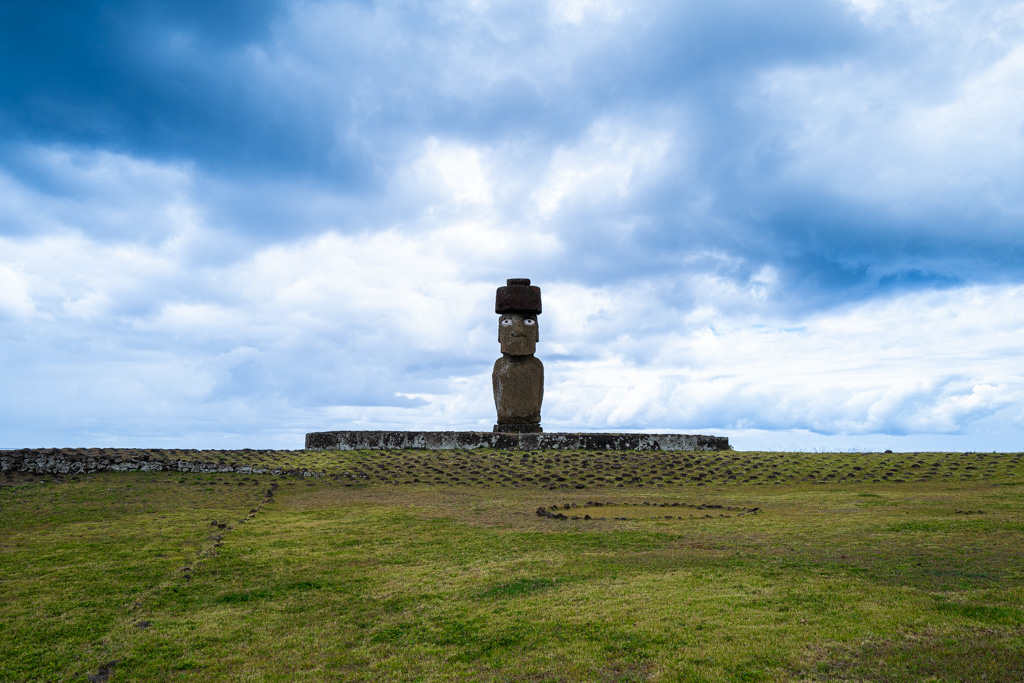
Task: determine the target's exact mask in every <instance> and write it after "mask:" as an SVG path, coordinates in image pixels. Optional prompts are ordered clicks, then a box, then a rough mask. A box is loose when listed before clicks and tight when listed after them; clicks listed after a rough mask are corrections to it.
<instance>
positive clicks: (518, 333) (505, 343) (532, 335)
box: [498, 313, 540, 356]
mask: <svg viewBox="0 0 1024 683" xmlns="http://www.w3.org/2000/svg"><path fill="white" fill-rule="evenodd" d="M539 339H540V334H539V332H538V330H537V316H536V315H534V314H532V313H503V314H502V315H501V317H500V318H499V319H498V341H499V342H501V352H502V353H507V354H508V355H510V356H532V355H533V354H534V353H535V352H536V351H537V341H538V340H539Z"/></svg>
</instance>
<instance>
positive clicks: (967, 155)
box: [748, 3, 1024, 216]
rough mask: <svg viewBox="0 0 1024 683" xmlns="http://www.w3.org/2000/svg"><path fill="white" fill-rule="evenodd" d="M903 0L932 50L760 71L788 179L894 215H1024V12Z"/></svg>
mask: <svg viewBox="0 0 1024 683" xmlns="http://www.w3.org/2000/svg"><path fill="white" fill-rule="evenodd" d="M858 4H861V3H858ZM895 4H896V5H898V6H899V7H902V8H903V9H902V10H900V12H901V15H902V12H904V11H906V12H909V13H910V15H911V17H912V18H911V23H910V25H907V24H906V23H901V24H900V26H901V27H902V29H901V30H903V31H904V32H905V33H906V39H907V40H908V44H913V45H922V46H925V48H924V49H922V50H921V51H919V52H916V53H914V52H908V54H907V55H906V56H905V57H906V58H905V60H901V61H892V60H891V58H888V57H889V54H888V52H884V53H883V55H885V56H878V55H874V54H872V53H870V52H869V53H866V54H862V55H858V56H857V57H855V58H851V59H848V60H844V61H842V62H839V63H834V64H828V65H820V64H809V65H785V66H781V67H777V68H774V69H772V70H770V71H768V72H766V73H764V74H763V75H762V76H761V77H760V79H759V83H760V85H759V88H758V89H757V92H756V94H754V95H752V96H751V98H750V99H749V100H748V106H749V107H750V109H751V110H752V111H757V112H758V114H759V115H761V116H766V117H767V118H768V120H775V121H776V122H778V124H779V126H780V127H779V128H773V129H771V130H772V135H780V134H781V136H782V137H783V139H785V140H786V141H787V144H788V154H789V158H788V159H787V165H786V174H787V177H788V178H789V179H790V180H795V181H797V182H798V183H800V184H801V185H804V186H824V187H827V188H828V190H829V191H830V192H833V193H835V194H837V195H840V196H847V197H851V198H854V199H856V200H859V201H867V202H871V203H872V204H874V205H881V206H885V207H887V208H888V209H890V210H892V211H894V212H896V213H897V214H908V213H915V214H916V213H919V212H921V211H927V210H930V209H931V210H934V209H936V208H942V207H949V208H959V209H962V208H964V207H969V206H975V205H977V204H978V203H979V202H980V203H981V204H983V205H988V206H993V207H995V208H996V209H997V210H1000V211H1005V212H1007V213H1012V214H1016V215H1018V216H1019V215H1021V214H1024V201H1022V200H1021V196H1020V193H1019V192H1018V191H1017V188H1018V187H1019V186H1020V184H1021V182H1022V181H1024V134H1022V130H1024V128H1022V126H1024V103H1022V100H1021V98H1020V97H1018V96H1017V93H1019V92H1020V91H1021V89H1022V88H1024V47H1021V40H1022V39H1024V8H1021V7H1020V6H1019V5H1018V6H1017V7H1016V8H1015V9H1014V8H1008V7H1006V6H1004V5H999V4H998V3H997V4H994V5H993V4H985V5H980V6H978V7H977V8H972V9H971V11H967V10H966V9H965V8H964V7H962V6H960V5H958V4H956V3H954V5H955V6H952V5H950V3H895ZM865 7H871V8H873V9H872V11H873V12H874V13H875V14H886V10H884V9H881V8H880V7H879V3H867V4H866V5H865ZM892 30H896V29H892ZM893 39H895V37H893Z"/></svg>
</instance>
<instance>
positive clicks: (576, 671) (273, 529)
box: [0, 452, 1024, 681]
mask: <svg viewBox="0 0 1024 683" xmlns="http://www.w3.org/2000/svg"><path fill="white" fill-rule="evenodd" d="M244 455H246V456H250V457H252V458H253V459H256V458H268V459H272V458H273V457H274V454H260V455H256V456H252V455H251V454H244ZM229 457H232V456H229ZM278 457H279V459H280V460H283V461H287V462H288V464H289V465H292V466H298V467H306V468H309V469H317V470H320V471H324V472H326V473H327V475H328V476H326V477H324V478H321V479H318V480H316V481H315V482H314V481H308V480H303V479H299V478H282V479H275V478H273V477H268V476H255V475H253V476H245V475H239V474H218V475H184V476H183V475H178V474H170V473H126V474H114V473H110V474H101V475H92V476H83V477H78V478H77V479H78V481H72V480H71V479H68V480H66V481H64V482H62V483H56V482H55V481H54V479H53V478H52V477H44V479H47V481H46V483H39V482H38V478H37V479H36V482H35V483H24V482H18V483H22V484H23V485H18V486H12V487H10V488H4V489H0V604H2V605H3V608H2V609H3V619H2V620H0V680H33V679H38V680H66V679H74V678H76V677H77V678H78V679H79V680H81V678H82V677H83V676H84V675H85V674H87V673H96V672H97V671H98V670H99V668H100V666H101V665H102V664H104V663H108V662H115V661H116V662H117V663H116V664H115V665H113V666H112V667H111V668H112V670H113V675H112V677H111V680H147V679H149V680H161V679H166V680H174V679H179V678H181V679H185V678H192V679H202V680H211V679H213V680H216V679H232V680H248V679H252V680H292V679H307V680H323V679H333V680H389V679H390V680H489V679H490V680H537V681H546V680H551V681H559V680H648V679H653V680H735V681H755V680H850V679H853V680H856V679H863V680H928V679H929V677H934V678H933V679H932V680H978V679H980V678H981V677H982V676H983V675H987V677H988V680H1004V681H1009V680H1022V676H1021V674H1020V673H1019V672H1021V671H1024V656H1022V654H1021V653H1022V652H1024V609H1022V605H1024V544H1022V541H1024V499H1022V496H1021V492H1022V490H1024V489H1022V486H1024V463H1022V459H1021V457H1020V456H1019V455H976V454H970V455H952V454H941V455H936V454H907V455H903V454H896V455H893V454H887V455H867V454H866V455H837V454H750V453H722V454H714V453H711V454H698V455H694V454H634V453H624V454H593V453H589V454H587V453H581V454H566V453H560V454H555V453H537V454H525V455H524V454H506V453H481V452H472V453H467V452H455V453H441V454H426V453H422V452H419V453H417V452H407V453H377V454H373V453H344V454H332V453H309V454H306V453H301V452H289V453H285V454H280V455H279V456H278ZM599 461H600V462H599ZM616 464H617V465H619V467H618V468H614V467H612V466H613V465H616ZM915 465H916V467H915ZM858 467H859V468H861V469H856V468H858ZM773 474H774V477H773V476H772V475H773ZM830 475H831V476H830ZM456 477H458V482H455V481H454V480H455V478H456ZM599 477H603V479H604V481H600V480H599V479H598V478H599ZM615 477H622V479H621V480H619V481H616V479H615ZM559 478H561V479H562V481H559ZM415 479H419V480H420V481H419V482H414V480H415ZM542 479H546V481H542ZM876 480H877V481H876ZM899 480H902V481H899ZM275 481H276V482H277V483H279V487H278V488H276V489H275V490H274V492H273V495H270V496H268V495H267V493H268V489H269V488H270V487H271V486H272V482H275ZM387 482H399V483H398V484H394V483H387ZM402 482H410V483H402ZM817 482H827V483H817ZM619 484H621V486H619ZM577 486H583V487H585V488H576V487H577ZM551 487H554V489H552V488H551ZM587 501H598V502H603V503H608V502H613V503H615V504H616V507H614V508H610V507H590V508H587V507H584V506H585V504H586V502H587ZM573 502H575V503H576V504H577V506H578V507H577V508H576V509H569V510H564V513H565V514H566V515H569V516H582V515H583V514H584V513H587V514H590V515H591V516H592V517H598V516H605V517H607V518H608V519H604V520H598V519H591V520H584V519H579V520H571V519H569V520H564V521H563V520H554V519H548V518H541V517H538V516H537V515H536V514H535V512H534V511H535V510H536V509H537V507H538V506H542V505H543V506H548V507H550V506H552V505H554V504H558V505H559V507H560V508H564V505H565V504H566V503H573ZM645 502H646V503H648V504H649V505H647V506H644V505H643V503H645ZM661 503H685V504H691V505H695V504H703V503H711V504H717V505H724V506H729V507H737V508H746V509H750V508H754V507H757V508H760V512H759V513H757V514H743V515H740V514H739V512H738V511H735V510H725V509H722V510H719V509H717V508H716V509H703V510H697V509H695V508H687V507H681V506H676V507H671V506H669V507H659V504H661ZM253 511H255V512H253ZM666 514H668V515H670V516H672V517H673V519H668V520H666V519H664V516H665V515H666ZM691 515H692V516H691ZM706 515H710V516H706ZM719 515H722V516H719ZM612 516H625V517H629V519H626V520H614V519H610V518H611V517H612ZM656 517H660V518H661V519H657V518H656ZM211 522H218V523H220V524H224V525H225V527H224V528H223V529H221V528H219V527H218V526H215V525H211ZM142 622H149V623H150V626H149V627H147V628H140V627H139V624H141V623H142Z"/></svg>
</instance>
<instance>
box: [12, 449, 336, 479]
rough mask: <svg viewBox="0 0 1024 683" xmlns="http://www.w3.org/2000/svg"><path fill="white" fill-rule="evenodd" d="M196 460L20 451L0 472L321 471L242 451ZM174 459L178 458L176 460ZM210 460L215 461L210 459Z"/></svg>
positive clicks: (152, 453)
mask: <svg viewBox="0 0 1024 683" xmlns="http://www.w3.org/2000/svg"><path fill="white" fill-rule="evenodd" d="M194 453H196V456H197V458H196V459H189V458H183V457H180V454H181V451H159V450H145V451H142V450H136V449H120V448H117V449H115V448H23V449H21V450H11V451H0V472H31V473H34V474H88V473H90V472H161V471H171V472H238V473H240V474H271V475H287V476H302V477H321V476H323V473H322V472H315V471H310V470H304V469H284V468H280V467H271V466H267V465H265V464H256V463H246V462H241V461H240V460H241V459H242V458H244V454H245V452H244V451H194ZM176 456H177V457H176ZM211 458H216V460H213V459H211Z"/></svg>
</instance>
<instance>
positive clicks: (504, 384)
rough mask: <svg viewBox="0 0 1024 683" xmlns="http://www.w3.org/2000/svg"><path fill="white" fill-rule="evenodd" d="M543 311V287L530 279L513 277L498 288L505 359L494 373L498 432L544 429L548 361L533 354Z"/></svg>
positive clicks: (497, 307)
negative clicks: (542, 426)
mask: <svg viewBox="0 0 1024 683" xmlns="http://www.w3.org/2000/svg"><path fill="white" fill-rule="evenodd" d="M540 310H541V306H540V287H532V286H530V281H529V280H528V279H527V278H510V279H509V280H507V283H506V285H505V286H504V287H498V292H497V294H496V297H495V304H494V311H495V313H498V314H500V316H501V317H500V318H499V319H498V342H499V343H500V344H501V358H499V359H498V360H496V361H495V362H494V371H493V372H492V373H491V385H492V386H493V388H494V408H495V410H497V412H498V424H497V425H495V427H494V431H496V432H502V431H516V432H522V431H530V432H541V431H543V430H542V429H541V427H540V406H541V403H542V402H543V401H544V364H543V363H541V362H540V361H539V360H537V359H536V358H535V357H534V356H533V354H534V353H535V352H536V351H537V342H538V341H539V340H540V331H539V329H538V325H537V315H538V314H539V313H540ZM510 425H524V426H518V427H512V426H510ZM525 425H529V426H528V427H527V426H525Z"/></svg>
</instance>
